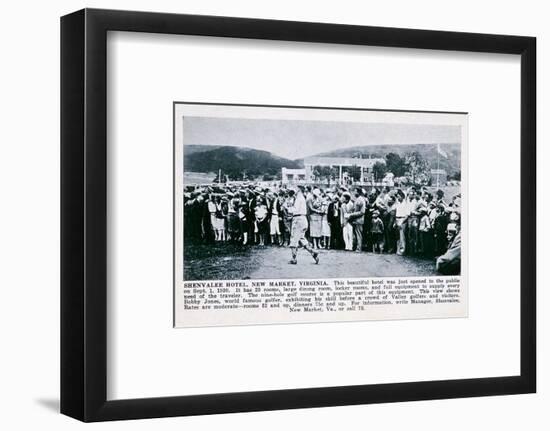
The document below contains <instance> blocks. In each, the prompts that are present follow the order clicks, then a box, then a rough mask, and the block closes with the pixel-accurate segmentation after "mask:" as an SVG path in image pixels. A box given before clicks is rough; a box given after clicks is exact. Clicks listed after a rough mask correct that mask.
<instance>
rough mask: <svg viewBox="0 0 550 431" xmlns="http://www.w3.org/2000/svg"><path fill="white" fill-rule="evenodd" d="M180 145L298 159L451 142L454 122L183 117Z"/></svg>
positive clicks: (456, 138)
mask: <svg viewBox="0 0 550 431" xmlns="http://www.w3.org/2000/svg"><path fill="white" fill-rule="evenodd" d="M183 136H184V145H216V146H217V145H231V146H236V147H249V148H254V149H257V150H264V151H269V152H271V153H273V154H275V155H277V156H280V157H285V158H287V159H292V160H294V159H301V158H303V157H307V156H312V155H315V154H319V153H324V152H327V151H332V150H336V149H341V148H347V147H355V146H362V145H399V144H437V143H441V144H457V143H460V126H440V125H437V126H434V125H424V124H387V123H348V122H332V121H304V120H257V119H235V118H208V117H184V123H183Z"/></svg>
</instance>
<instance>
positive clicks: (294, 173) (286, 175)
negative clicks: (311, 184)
mask: <svg viewBox="0 0 550 431" xmlns="http://www.w3.org/2000/svg"><path fill="white" fill-rule="evenodd" d="M281 181H282V183H283V184H299V183H307V182H308V181H309V179H308V177H307V173H306V170H305V169H288V168H282V172H281Z"/></svg>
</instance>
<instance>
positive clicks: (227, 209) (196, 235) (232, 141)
mask: <svg viewBox="0 0 550 431" xmlns="http://www.w3.org/2000/svg"><path fill="white" fill-rule="evenodd" d="M180 109H181V110H180ZM466 121H467V114H465V113H456V114H450V113H422V112H401V111H368V110H365V111H362V110H340V109H338V110H330V109H320V108H314V109H311V108H283V107H254V106H238V105H237V106H225V105H202V104H201V105H193V104H175V118H174V122H175V127H176V130H175V142H174V145H175V182H176V184H175V191H176V196H175V201H176V205H175V208H176V210H175V215H174V221H175V227H176V229H175V232H176V238H175V253H176V256H175V257H176V258H175V264H176V266H177V268H175V274H176V321H178V320H179V319H178V316H179V315H180V314H181V317H182V318H183V319H184V320H185V315H186V313H187V314H197V312H199V313H200V312H201V310H202V311H203V314H204V313H210V314H211V313H212V310H219V311H235V310H241V312H242V311H243V310H244V312H246V310H247V309H251V310H252V311H254V310H256V313H257V312H258V311H264V313H268V314H269V312H270V311H271V310H273V309H275V310H276V311H278V312H280V311H281V308H283V309H286V310H287V311H289V313H290V314H289V316H287V318H285V321H290V322H292V319H293V316H297V317H296V318H297V319H298V321H302V319H303V318H304V317H307V316H308V315H311V314H314V315H315V314H323V317H322V318H321V319H319V320H325V318H327V317H326V316H327V315H329V314H331V311H332V312H334V313H340V314H342V313H348V314H349V316H346V320H348V319H349V318H350V316H353V315H355V318H357V316H356V315H357V314H361V317H359V318H360V319H365V318H366V319H368V318H369V316H368V315H369V313H370V311H372V318H385V317H384V315H383V314H384V312H382V313H380V311H381V310H386V311H387V316H388V318H400V317H401V316H399V314H396V309H398V308H400V307H399V306H401V307H402V306H408V307H407V308H409V309H410V308H416V309H417V310H427V309H429V308H430V306H431V305H433V307H431V308H432V310H431V311H430V312H429V313H427V314H426V315H425V316H424V315H422V314H420V315H416V313H414V314H415V316H416V317H433V316H434V314H433V313H434V312H435V313H436V314H437V312H438V311H437V310H439V309H440V308H442V309H443V308H445V307H449V306H451V307H452V308H453V309H457V305H460V307H458V308H459V309H460V313H461V315H462V313H463V311H464V307H465V306H466V305H465V300H466V298H465V285H464V283H463V279H462V278H461V275H462V271H463V270H464V265H463V264H462V263H463V260H464V254H465V250H464V249H463V244H464V235H465V232H464V230H465V226H466V223H465V221H464V220H465V216H466V214H465V211H464V210H465V205H464V204H465V200H466V197H465V196H464V193H465V188H464V187H463V185H464V183H465V178H464V175H465V166H464V163H463V160H464V157H463V156H464V154H463V151H464V149H465V146H466V142H465V141H466V130H465V129H466V126H467V124H466ZM178 286H180V288H181V295H180V296H182V297H181V298H180V299H181V301H179V302H178ZM201 295H204V296H202V297H201ZM411 305H412V306H413V307H411ZM415 306H417V307H415ZM203 307H204V308H203ZM388 307H391V308H390V309H388ZM392 308H393V309H392ZM370 309H372V310H370ZM423 312H424V311H423ZM451 314H452V313H451ZM405 315H406V316H407V317H410V313H405V314H404V316H405ZM256 316H257V318H258V322H256V323H263V318H262V317H261V315H258V314H256ZM218 317H219V316H218ZM332 317H334V316H332ZM328 319H331V317H328ZM245 320H247V321H248V319H245ZM268 320H269V322H271V320H270V319H268ZM228 323H231V322H228ZM233 323H235V322H233ZM250 323H254V322H250ZM176 326H178V325H176ZM184 326H185V325H184Z"/></svg>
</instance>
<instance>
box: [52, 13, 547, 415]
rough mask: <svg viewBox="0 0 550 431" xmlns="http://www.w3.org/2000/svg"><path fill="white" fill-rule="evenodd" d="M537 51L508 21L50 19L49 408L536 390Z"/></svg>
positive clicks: (159, 411) (246, 407)
mask: <svg viewBox="0 0 550 431" xmlns="http://www.w3.org/2000/svg"><path fill="white" fill-rule="evenodd" d="M535 58H536V43H535V39H534V38H531V37H522V36H503V35H487V34H471V33H453V32H441V31H427V30H410V29H394V28H379V27H363V26H350V25H340V24H319V23H307V22H289V21H272V20H260V19H243V18H227V17H212V16H195V15H175V14H161V13H144V12H127V11H111V10H95V9H85V10H82V11H78V12H75V13H73V14H70V15H67V16H65V17H63V18H62V19H61V73H62V75H61V84H62V85H61V88H62V89H61V197H62V208H61V215H62V219H61V228H62V234H61V244H62V255H61V258H62V259H61V261H62V270H61V273H62V280H61V341H62V345H61V411H62V413H64V414H67V415H69V416H72V417H75V418H77V419H80V420H83V421H104V420H119V419H137V418H152V417H165V416H181V415H198V414H212V413H225V412H244V411H259V410H275V409H290V408H306V407H323V406H335V405H349V404H367V403H381V402H397V401H413V400H426V399H440V398H455V397H473V396H484V395H504V394H521V393H529V392H534V391H535V387H536V362H535V360H536V354H535V353H536V350H535V334H536V332H535V320H536V319H535V310H536V307H535V287H536V268H535V265H536V263H535V262H536V259H535V257H536V216H535V214H536V211H535V209H536V198H535V196H536V193H535V186H536V184H535V178H536V169H535V167H536V163H535V162H536V123H535V118H536V115H535V105H536V103H535V101H536V75H535V65H536V60H535ZM497 164H498V166H499V169H498V170H495V169H494V166H495V165H497ZM504 202H510V205H503V203H504ZM512 202H518V205H513V204H512Z"/></svg>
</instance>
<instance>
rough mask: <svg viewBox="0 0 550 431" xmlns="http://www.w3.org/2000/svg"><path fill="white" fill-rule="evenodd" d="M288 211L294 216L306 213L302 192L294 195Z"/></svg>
mask: <svg viewBox="0 0 550 431" xmlns="http://www.w3.org/2000/svg"><path fill="white" fill-rule="evenodd" d="M290 212H291V213H292V215H295V216H298V215H306V214H307V205H306V198H304V195H303V194H302V193H298V194H297V195H296V199H295V200H294V206H292V207H291V208H290Z"/></svg>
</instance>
